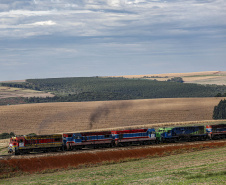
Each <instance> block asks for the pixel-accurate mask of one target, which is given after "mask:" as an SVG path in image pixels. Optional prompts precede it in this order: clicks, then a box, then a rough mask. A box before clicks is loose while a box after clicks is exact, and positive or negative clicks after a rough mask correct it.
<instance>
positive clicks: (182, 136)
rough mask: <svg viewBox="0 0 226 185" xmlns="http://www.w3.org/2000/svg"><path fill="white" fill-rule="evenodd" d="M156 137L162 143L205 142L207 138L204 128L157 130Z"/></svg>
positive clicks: (189, 127) (190, 127)
mask: <svg viewBox="0 0 226 185" xmlns="http://www.w3.org/2000/svg"><path fill="white" fill-rule="evenodd" d="M157 137H158V138H159V140H160V141H162V142H176V141H181V140H183V141H195V140H205V139H206V137H207V134H206V129H205V127H204V126H188V127H168V128H159V129H158V132H157Z"/></svg>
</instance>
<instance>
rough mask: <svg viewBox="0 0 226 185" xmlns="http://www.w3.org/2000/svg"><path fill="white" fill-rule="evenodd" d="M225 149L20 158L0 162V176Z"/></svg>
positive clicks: (179, 147) (181, 147)
mask: <svg viewBox="0 0 226 185" xmlns="http://www.w3.org/2000/svg"><path fill="white" fill-rule="evenodd" d="M224 146H226V141H225V140H224V141H210V142H197V143H190V144H187V143H184V144H174V145H172V144H171V145H163V146H149V147H148V146H147V147H143V148H135V149H128V148H121V149H115V150H106V151H90V152H85V153H84V152H83V153H76V152H75V153H73V154H66V155H52V156H44V157H31V158H29V157H27V156H25V157H21V158H14V159H13V158H12V159H7V160H0V176H2V177H3V176H5V175H6V174H9V173H18V172H20V173H21V172H28V173H34V172H41V171H44V170H53V169H55V170H56V169H67V168H70V167H80V166H85V165H93V164H100V163H103V162H104V163H106V162H109V163H113V162H122V161H128V160H132V159H140V158H146V157H161V156H166V155H171V154H179V153H187V152H192V151H197V150H203V149H209V148H218V147H224Z"/></svg>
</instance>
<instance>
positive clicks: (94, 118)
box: [89, 103, 131, 129]
mask: <svg viewBox="0 0 226 185" xmlns="http://www.w3.org/2000/svg"><path fill="white" fill-rule="evenodd" d="M130 106H131V103H118V104H115V105H112V104H111V105H107V104H106V105H103V106H99V107H98V108H97V109H96V110H94V112H93V113H92V114H91V115H90V118H89V120H90V122H89V126H90V129H92V128H93V123H95V122H98V121H99V120H100V119H101V118H103V117H107V116H108V115H109V114H110V113H112V112H115V111H117V110H120V109H126V108H128V107H130Z"/></svg>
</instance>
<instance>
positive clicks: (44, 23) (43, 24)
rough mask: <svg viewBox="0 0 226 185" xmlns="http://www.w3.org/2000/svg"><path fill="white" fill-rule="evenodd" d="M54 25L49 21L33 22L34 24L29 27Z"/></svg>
mask: <svg viewBox="0 0 226 185" xmlns="http://www.w3.org/2000/svg"><path fill="white" fill-rule="evenodd" d="M55 24H56V23H55V22H53V21H51V20H49V21H41V22H35V23H32V24H30V25H34V26H52V25H55Z"/></svg>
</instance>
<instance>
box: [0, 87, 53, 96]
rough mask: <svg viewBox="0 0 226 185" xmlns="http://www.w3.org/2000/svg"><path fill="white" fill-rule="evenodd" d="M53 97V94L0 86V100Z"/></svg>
mask: <svg viewBox="0 0 226 185" xmlns="http://www.w3.org/2000/svg"><path fill="white" fill-rule="evenodd" d="M34 96H35V97H47V96H49V97H53V96H54V95H53V94H50V93H45V92H42V91H35V90H31V89H22V88H14V87H4V86H0V99H2V98H12V97H34Z"/></svg>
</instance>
